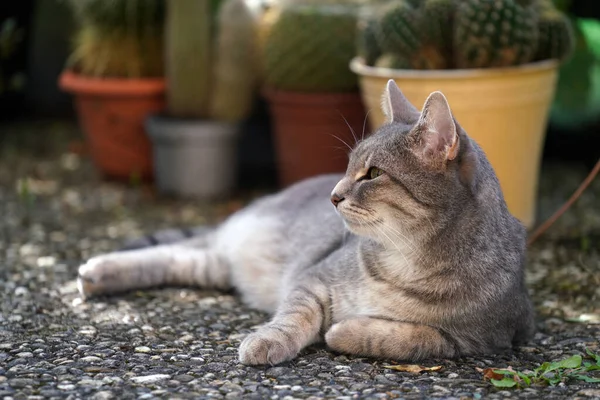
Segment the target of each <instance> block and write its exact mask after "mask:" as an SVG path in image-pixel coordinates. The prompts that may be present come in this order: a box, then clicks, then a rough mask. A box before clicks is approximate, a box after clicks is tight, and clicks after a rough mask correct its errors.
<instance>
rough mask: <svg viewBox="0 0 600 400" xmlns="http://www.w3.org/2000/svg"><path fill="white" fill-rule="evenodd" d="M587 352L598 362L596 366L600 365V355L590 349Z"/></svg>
mask: <svg viewBox="0 0 600 400" xmlns="http://www.w3.org/2000/svg"><path fill="white" fill-rule="evenodd" d="M585 352H586V353H587V355H588V356H590V357H592V358H593V359H594V360H595V361H596V364H598V365H600V354H596V353H594V352H593V351H591V350H590V349H585Z"/></svg>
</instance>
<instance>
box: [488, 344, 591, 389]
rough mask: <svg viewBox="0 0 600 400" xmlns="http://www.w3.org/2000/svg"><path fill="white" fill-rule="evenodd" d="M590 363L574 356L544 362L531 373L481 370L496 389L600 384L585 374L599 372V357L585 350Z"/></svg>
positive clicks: (508, 369)
mask: <svg viewBox="0 0 600 400" xmlns="http://www.w3.org/2000/svg"><path fill="white" fill-rule="evenodd" d="M586 355H587V357H588V358H589V359H590V361H583V357H581V356H580V355H578V354H577V355H574V356H571V357H569V358H566V359H564V360H561V361H555V362H545V363H543V364H542V365H540V366H539V367H537V368H536V369H535V370H533V371H515V370H513V369H512V368H504V369H494V368H488V369H486V370H483V373H484V379H489V380H490V382H491V383H492V385H494V386H495V387H498V388H511V387H526V386H530V385H550V386H555V385H558V384H559V383H561V382H564V383H568V382H569V381H583V382H587V383H600V378H599V377H594V376H590V375H588V374H587V373H588V372H592V371H599V370H600V355H598V354H596V353H594V352H593V351H591V350H589V349H586Z"/></svg>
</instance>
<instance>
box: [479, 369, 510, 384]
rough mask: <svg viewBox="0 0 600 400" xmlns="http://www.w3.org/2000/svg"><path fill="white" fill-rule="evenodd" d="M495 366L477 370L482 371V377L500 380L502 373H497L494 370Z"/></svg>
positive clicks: (502, 376)
mask: <svg viewBox="0 0 600 400" xmlns="http://www.w3.org/2000/svg"><path fill="white" fill-rule="evenodd" d="M496 369H497V368H486V369H483V370H481V371H479V372H482V373H483V379H494V380H497V381H500V380H502V379H504V375H502V374H499V373H497V372H496V371H495V370H496Z"/></svg>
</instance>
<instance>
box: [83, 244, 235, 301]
mask: <svg viewBox="0 0 600 400" xmlns="http://www.w3.org/2000/svg"><path fill="white" fill-rule="evenodd" d="M193 244H194V243H193V240H192V241H188V242H182V243H180V244H169V245H161V246H156V247H149V248H144V249H140V250H130V251H124V252H115V253H109V254H104V255H100V256H97V257H93V258H91V259H90V260H89V261H87V262H86V263H85V264H83V265H82V266H80V267H79V277H78V282H77V285H78V288H79V292H80V293H81V295H82V296H83V297H84V298H85V297H92V296H95V295H102V294H110V293H117V292H124V291H129V290H135V289H145V288H151V287H157V286H199V287H203V288H214V289H220V290H228V289H230V288H231V279H230V268H229V265H227V263H226V262H224V261H223V260H222V259H221V257H219V255H218V253H217V252H216V251H214V250H212V249H211V248H209V247H208V248H202V247H195V246H193Z"/></svg>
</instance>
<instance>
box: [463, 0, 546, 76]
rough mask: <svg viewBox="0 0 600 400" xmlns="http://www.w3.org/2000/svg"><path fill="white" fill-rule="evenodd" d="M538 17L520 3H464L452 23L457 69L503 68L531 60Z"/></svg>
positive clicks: (497, 0) (474, 0)
mask: <svg viewBox="0 0 600 400" xmlns="http://www.w3.org/2000/svg"><path fill="white" fill-rule="evenodd" d="M537 21H538V14H537V13H536V10H535V9H534V8H533V7H532V6H531V4H528V3H526V2H525V1H524V0H522V2H520V1H519V0H492V1H490V0H465V1H464V2H462V3H461V4H460V5H459V6H458V8H457V10H456V15H455V20H454V55H455V63H456V66H457V67H458V68H486V67H507V66H511V65H519V64H524V63H527V62H529V61H531V60H532V58H533V56H534V54H535V51H536V50H537V44H538V39H539V30H538V27H537Z"/></svg>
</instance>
